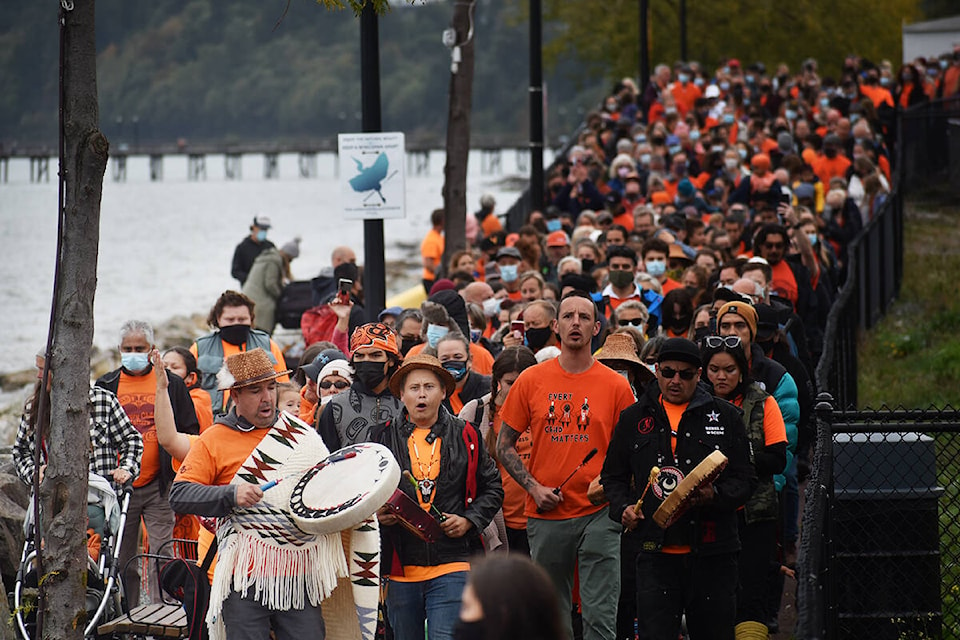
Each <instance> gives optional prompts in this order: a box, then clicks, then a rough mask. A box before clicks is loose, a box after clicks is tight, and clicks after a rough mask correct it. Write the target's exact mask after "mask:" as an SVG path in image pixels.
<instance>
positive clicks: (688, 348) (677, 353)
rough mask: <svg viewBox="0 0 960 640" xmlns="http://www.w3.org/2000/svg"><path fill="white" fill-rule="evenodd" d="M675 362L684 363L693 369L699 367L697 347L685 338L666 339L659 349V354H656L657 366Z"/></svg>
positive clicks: (698, 350)
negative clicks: (670, 361) (692, 366)
mask: <svg viewBox="0 0 960 640" xmlns="http://www.w3.org/2000/svg"><path fill="white" fill-rule="evenodd" d="M669 360H676V361H678V362H686V363H687V364H692V365H694V366H695V367H699V366H700V349H698V348H697V345H696V344H694V343H693V342H691V341H690V340H687V339H686V338H668V339H667V340H666V341H665V342H664V343H663V346H662V347H660V353H658V354H657V364H660V363H662V362H667V361H669Z"/></svg>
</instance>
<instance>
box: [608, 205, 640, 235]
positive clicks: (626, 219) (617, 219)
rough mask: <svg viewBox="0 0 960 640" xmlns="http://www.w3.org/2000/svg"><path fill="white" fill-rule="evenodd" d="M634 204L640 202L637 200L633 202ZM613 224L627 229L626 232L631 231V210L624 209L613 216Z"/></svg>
mask: <svg viewBox="0 0 960 640" xmlns="http://www.w3.org/2000/svg"><path fill="white" fill-rule="evenodd" d="M634 204H635V205H637V204H640V203H639V202H636V203H634ZM613 224H619V225H620V226H622V227H623V228H624V229H626V230H627V233H630V232H631V231H633V211H624V212H623V213H621V214H620V215H618V216H614V217H613Z"/></svg>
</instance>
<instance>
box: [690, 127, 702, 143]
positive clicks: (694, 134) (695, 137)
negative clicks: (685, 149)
mask: <svg viewBox="0 0 960 640" xmlns="http://www.w3.org/2000/svg"><path fill="white" fill-rule="evenodd" d="M690 139H691V140H693V141H694V142H696V141H697V140H699V139H700V131H699V130H698V129H694V130H693V131H691V132H690Z"/></svg>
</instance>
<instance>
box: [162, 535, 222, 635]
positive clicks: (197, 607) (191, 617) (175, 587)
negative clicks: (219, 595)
mask: <svg viewBox="0 0 960 640" xmlns="http://www.w3.org/2000/svg"><path fill="white" fill-rule="evenodd" d="M216 555H217V538H216V536H214V538H213V543H212V544H211V545H210V548H209V549H207V553H206V555H205V556H204V557H203V562H202V563H200V566H197V563H196V562H194V561H193V560H184V559H183V558H175V559H173V560H170V561H168V562H167V563H166V564H164V565H163V566H162V567H161V568H160V575H159V578H160V586H161V587H163V590H164V591H166V592H167V594H168V595H169V596H170V597H171V598H174V599H176V600H177V601H179V602H180V603H182V604H183V610H184V611H185V612H186V613H187V630H188V632H189V634H190V635H189V637H190V640H209V638H210V634H209V632H208V631H207V625H206V617H207V606H208V605H209V604H210V582H209V581H208V580H207V570H209V569H210V565H211V564H213V558H214V557H215V556H216Z"/></svg>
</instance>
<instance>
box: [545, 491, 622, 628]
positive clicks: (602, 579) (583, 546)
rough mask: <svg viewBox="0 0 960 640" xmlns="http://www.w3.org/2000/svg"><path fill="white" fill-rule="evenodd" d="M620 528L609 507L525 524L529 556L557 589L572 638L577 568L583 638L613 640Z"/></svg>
mask: <svg viewBox="0 0 960 640" xmlns="http://www.w3.org/2000/svg"><path fill="white" fill-rule="evenodd" d="M620 529H621V527H620V525H619V524H617V523H615V522H614V521H613V520H611V519H610V518H608V517H607V509H606V507H604V508H603V509H601V510H600V511H597V512H596V513H594V514H591V515H589V516H583V517H580V518H571V519H569V520H543V519H541V518H529V519H528V520H527V536H528V537H529V539H530V555H531V557H532V558H533V560H534V562H536V563H537V564H539V565H540V566H541V567H543V568H544V570H545V571H546V572H547V574H548V575H549V576H550V579H551V580H553V584H554V586H555V587H556V589H557V595H558V596H559V598H560V614H561V616H562V622H563V623H564V625H565V627H566V629H567V638H569V639H572V638H573V626H572V623H571V620H570V611H571V609H572V606H573V605H572V599H571V593H572V591H573V572H574V569H575V568H577V567H579V573H580V602H581V606H582V611H583V640H614V638H616V635H617V599H618V598H619V596H620Z"/></svg>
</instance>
